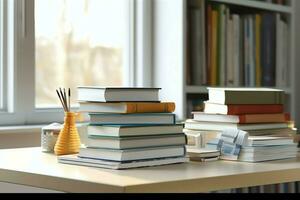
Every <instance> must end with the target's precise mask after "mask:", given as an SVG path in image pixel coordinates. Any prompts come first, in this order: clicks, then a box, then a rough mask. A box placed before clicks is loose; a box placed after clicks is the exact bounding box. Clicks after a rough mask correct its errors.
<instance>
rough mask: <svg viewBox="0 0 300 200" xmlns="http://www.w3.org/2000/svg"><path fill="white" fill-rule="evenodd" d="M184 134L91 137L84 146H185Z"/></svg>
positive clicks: (126, 147) (127, 147) (114, 147)
mask: <svg viewBox="0 0 300 200" xmlns="http://www.w3.org/2000/svg"><path fill="white" fill-rule="evenodd" d="M185 144H186V137H185V135H184V134H183V133H181V134H174V135H157V136H138V137H103V136H89V137H88V138H86V140H85V142H84V145H85V146H86V147H90V148H109V149H133V148H143V147H145V148H146V147H158V146H176V145H185Z"/></svg>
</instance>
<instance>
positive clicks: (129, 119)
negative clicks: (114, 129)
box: [89, 113, 176, 125]
mask: <svg viewBox="0 0 300 200" xmlns="http://www.w3.org/2000/svg"><path fill="white" fill-rule="evenodd" d="M89 115H90V124H93V125H128V124H129V125H163V124H165V125H173V124H175V123H176V116H175V114H171V113H147V114H144V113H143V114H101V113H90V114H89Z"/></svg>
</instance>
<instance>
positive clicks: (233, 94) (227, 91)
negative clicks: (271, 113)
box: [208, 87, 285, 105]
mask: <svg viewBox="0 0 300 200" xmlns="http://www.w3.org/2000/svg"><path fill="white" fill-rule="evenodd" d="M208 95H209V101H208V102H209V103H216V104H223V105H232V104H234V105H240V104H242V105H245V104H246V105H247V104H263V105H265V104H267V105H274V104H284V98H285V95H284V91H283V90H278V89H271V88H212V87H209V88H208Z"/></svg>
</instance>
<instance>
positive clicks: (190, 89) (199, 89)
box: [185, 85, 207, 94]
mask: <svg viewBox="0 0 300 200" xmlns="http://www.w3.org/2000/svg"><path fill="white" fill-rule="evenodd" d="M185 92H186V93H190V94H200V93H207V89H206V87H205V86H190V85H187V86H186V87H185Z"/></svg>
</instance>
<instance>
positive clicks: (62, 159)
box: [58, 154, 189, 169]
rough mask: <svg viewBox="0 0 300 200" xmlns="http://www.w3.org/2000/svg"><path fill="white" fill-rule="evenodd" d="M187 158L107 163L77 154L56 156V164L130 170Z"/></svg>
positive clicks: (176, 161)
mask: <svg viewBox="0 0 300 200" xmlns="http://www.w3.org/2000/svg"><path fill="white" fill-rule="evenodd" d="M188 160H189V159H188V158H187V157H184V156H181V157H174V158H158V159H148V160H138V161H132V162H117V161H108V160H101V159H92V158H80V157H78V155H77V154H75V155H64V156H58V162H59V163H63V164H72V165H80V166H88V167H99V168H105V169H131V168H140V167H152V166H159V165H170V164H178V163H185V162H188Z"/></svg>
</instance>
